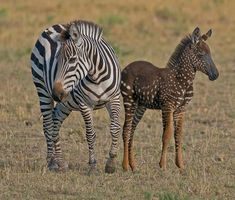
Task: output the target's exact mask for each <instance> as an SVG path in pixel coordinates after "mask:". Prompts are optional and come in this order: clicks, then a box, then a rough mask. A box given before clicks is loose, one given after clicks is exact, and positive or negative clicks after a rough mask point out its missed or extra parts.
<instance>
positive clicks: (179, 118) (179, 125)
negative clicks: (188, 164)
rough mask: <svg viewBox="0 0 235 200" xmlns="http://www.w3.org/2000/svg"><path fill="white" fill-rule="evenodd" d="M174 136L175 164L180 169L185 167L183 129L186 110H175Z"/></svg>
mask: <svg viewBox="0 0 235 200" xmlns="http://www.w3.org/2000/svg"><path fill="white" fill-rule="evenodd" d="M173 116H174V128H175V131H174V138H175V164H176V165H177V167H179V168H180V169H183V168H184V164H183V159H182V129H183V121H184V112H174V115H173Z"/></svg>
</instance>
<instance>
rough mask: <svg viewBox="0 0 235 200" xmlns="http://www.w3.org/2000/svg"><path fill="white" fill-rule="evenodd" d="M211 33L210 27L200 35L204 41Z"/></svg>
mask: <svg viewBox="0 0 235 200" xmlns="http://www.w3.org/2000/svg"><path fill="white" fill-rule="evenodd" d="M211 35H212V30H211V29H210V30H209V31H207V33H206V34H203V35H202V39H203V40H204V41H206V40H207V39H208V38H209V37H211Z"/></svg>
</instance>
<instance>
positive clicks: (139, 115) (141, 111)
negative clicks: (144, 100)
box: [128, 106, 146, 171]
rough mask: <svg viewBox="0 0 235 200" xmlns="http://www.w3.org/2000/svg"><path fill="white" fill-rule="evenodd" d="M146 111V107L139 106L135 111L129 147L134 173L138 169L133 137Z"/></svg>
mask: <svg viewBox="0 0 235 200" xmlns="http://www.w3.org/2000/svg"><path fill="white" fill-rule="evenodd" d="M145 111H146V108H145V107H144V106H138V108H137V109H136V111H135V115H134V118H133V122H132V130H131V134H130V139H129V146H128V149H129V165H130V167H131V169H132V171H135V168H136V164H135V159H134V154H133V136H134V132H135V129H136V127H137V125H138V123H139V122H140V120H141V119H142V117H143V115H144V113H145Z"/></svg>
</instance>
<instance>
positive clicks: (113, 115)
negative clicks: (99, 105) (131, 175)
mask: <svg viewBox="0 0 235 200" xmlns="http://www.w3.org/2000/svg"><path fill="white" fill-rule="evenodd" d="M106 108H107V110H108V112H109V116H110V119H111V123H110V133H111V136H112V144H111V148H110V152H109V159H108V160H107V162H106V165H105V172H106V173H114V172H115V168H116V167H115V165H116V163H115V161H116V157H117V148H118V145H117V143H118V138H119V135H120V121H119V118H120V99H119V96H118V97H117V98H115V99H113V100H112V101H110V102H108V103H107V104H106Z"/></svg>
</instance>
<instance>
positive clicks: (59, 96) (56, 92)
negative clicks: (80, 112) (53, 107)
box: [52, 82, 68, 102]
mask: <svg viewBox="0 0 235 200" xmlns="http://www.w3.org/2000/svg"><path fill="white" fill-rule="evenodd" d="M67 96H68V93H67V92H66V91H65V90H64V89H63V85H62V83H61V82H55V83H54V87H53V90H52V98H53V99H54V100H55V101H57V102H63V101H65V99H66V97H67Z"/></svg>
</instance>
